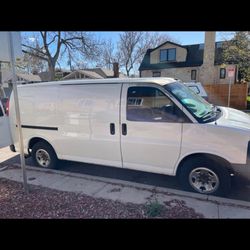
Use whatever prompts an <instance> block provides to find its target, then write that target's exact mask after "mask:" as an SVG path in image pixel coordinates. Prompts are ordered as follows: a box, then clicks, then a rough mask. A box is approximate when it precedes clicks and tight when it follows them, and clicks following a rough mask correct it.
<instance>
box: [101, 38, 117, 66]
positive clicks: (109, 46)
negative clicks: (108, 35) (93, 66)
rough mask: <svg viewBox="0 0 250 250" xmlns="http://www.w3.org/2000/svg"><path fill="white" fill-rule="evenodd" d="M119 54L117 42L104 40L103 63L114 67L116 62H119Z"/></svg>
mask: <svg viewBox="0 0 250 250" xmlns="http://www.w3.org/2000/svg"><path fill="white" fill-rule="evenodd" d="M119 59H120V58H119V54H118V53H117V51H116V48H115V44H114V43H113V42H112V40H111V39H110V40H107V41H104V42H103V46H102V53H101V65H103V66H105V67H107V68H108V69H112V65H113V63H114V62H118V63H119Z"/></svg>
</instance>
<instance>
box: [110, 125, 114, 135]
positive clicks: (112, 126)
mask: <svg viewBox="0 0 250 250" xmlns="http://www.w3.org/2000/svg"><path fill="white" fill-rule="evenodd" d="M110 134H111V135H114V134H115V124H114V123H110Z"/></svg>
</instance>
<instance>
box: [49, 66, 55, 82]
mask: <svg viewBox="0 0 250 250" xmlns="http://www.w3.org/2000/svg"><path fill="white" fill-rule="evenodd" d="M49 75H50V79H49V81H54V80H55V64H53V63H49Z"/></svg>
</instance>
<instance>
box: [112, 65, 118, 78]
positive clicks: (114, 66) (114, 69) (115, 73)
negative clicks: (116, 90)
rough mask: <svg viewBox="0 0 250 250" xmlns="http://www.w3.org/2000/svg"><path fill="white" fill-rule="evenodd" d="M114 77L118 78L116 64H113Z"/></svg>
mask: <svg viewBox="0 0 250 250" xmlns="http://www.w3.org/2000/svg"><path fill="white" fill-rule="evenodd" d="M113 71H114V77H115V78H119V64H118V63H117V62H115V63H113Z"/></svg>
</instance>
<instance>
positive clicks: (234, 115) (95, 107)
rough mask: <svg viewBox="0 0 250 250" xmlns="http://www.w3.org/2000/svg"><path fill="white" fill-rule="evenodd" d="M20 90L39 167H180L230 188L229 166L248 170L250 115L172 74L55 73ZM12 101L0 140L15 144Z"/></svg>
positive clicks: (0, 125) (187, 175)
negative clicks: (91, 76) (84, 76)
mask: <svg viewBox="0 0 250 250" xmlns="http://www.w3.org/2000/svg"><path fill="white" fill-rule="evenodd" d="M18 93H19V99H20V110H21V122H22V128H23V135H24V145H25V152H26V154H27V155H31V156H32V157H33V159H34V161H35V163H36V164H37V165H38V166H40V167H44V168H55V167H56V163H57V160H58V159H63V160H72V161H78V162H87V163H95V164H101V165H108V166H114V167H119V168H128V169H136V170H142V171H148V172H153V173H160V174H166V175H173V176H175V175H177V176H178V178H179V179H180V181H181V184H182V185H183V187H184V188H185V189H187V190H193V191H196V192H200V193H204V194H222V193H226V192H227V191H229V189H230V183H231V177H230V176H231V175H232V174H233V173H234V172H237V173H244V175H245V176H249V174H248V173H249V169H250V162H249V154H250V147H249V145H250V144H249V141H250V117H249V116H248V115H247V114H245V113H243V112H241V111H238V110H235V109H231V108H224V107H216V106H213V105H211V104H209V103H207V102H206V101H204V99H202V98H201V97H199V96H198V95H196V94H194V92H193V91H190V89H189V88H188V87H186V86H185V85H184V84H182V83H180V82H178V81H176V80H174V79H172V78H139V79H135V78H131V79H104V80H103V79H102V80H72V81H58V82H48V83H38V84H32V85H31V84H30V85H23V86H18ZM9 105H10V106H9V107H7V109H8V110H9V122H10V133H8V119H7V116H6V115H4V111H3V110H2V111H1V113H0V146H6V145H10V144H12V145H11V149H12V150H18V143H17V142H18V137H17V128H16V121H15V108H14V103H13V96H11V99H10V104H9ZM1 109H2V106H1Z"/></svg>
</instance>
